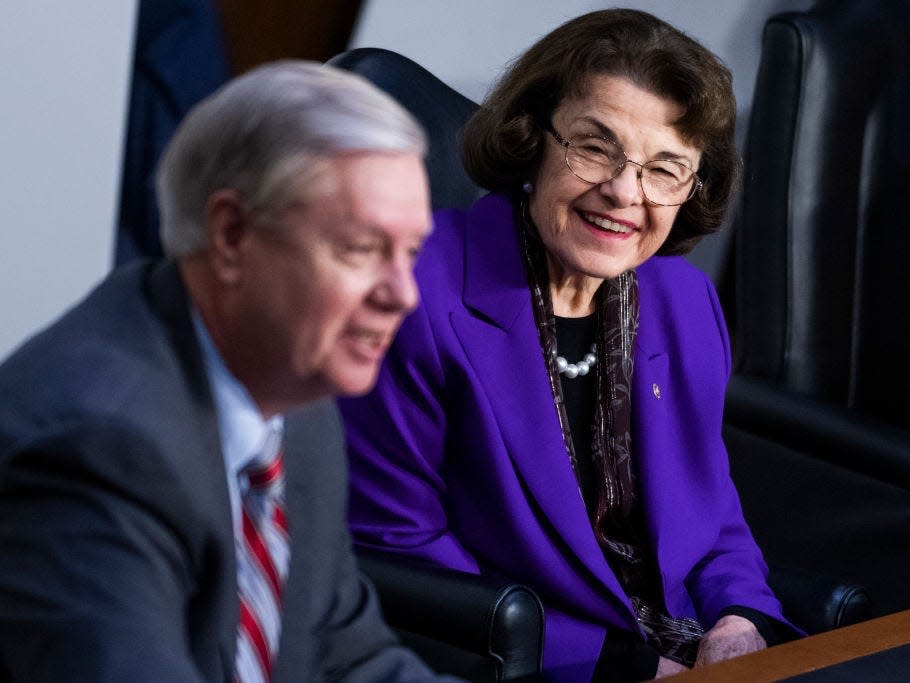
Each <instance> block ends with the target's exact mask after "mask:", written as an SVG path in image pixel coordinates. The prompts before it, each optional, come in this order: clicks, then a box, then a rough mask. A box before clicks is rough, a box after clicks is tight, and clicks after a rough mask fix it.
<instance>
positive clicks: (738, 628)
mask: <svg viewBox="0 0 910 683" xmlns="http://www.w3.org/2000/svg"><path fill="white" fill-rule="evenodd" d="M766 647H767V643H765V639H764V638H762V637H761V635H759V633H758V630H757V629H756V628H755V625H754V624H753V623H752V622H751V621H749V620H748V619H746V618H744V617H738V616H736V615H733V614H728V615H727V616H725V617H721V618H720V619H718V620H717V623H716V624H714V628H712V629H711V630H710V631H708V632H707V633H705V635H703V636H702V638H701V643H700V644H699V646H698V655H697V656H696V658H695V666H704V665H706V664H713V663H714V662H719V661H722V660H724V659H730V658H731V657H739V656H740V655H745V654H748V653H750V652H755V651H756V650H764V649H765V648H766ZM658 671H660V667H658Z"/></svg>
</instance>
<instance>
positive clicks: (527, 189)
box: [521, 180, 534, 194]
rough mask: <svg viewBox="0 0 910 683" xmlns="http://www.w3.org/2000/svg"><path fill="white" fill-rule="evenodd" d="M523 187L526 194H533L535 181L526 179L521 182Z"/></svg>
mask: <svg viewBox="0 0 910 683" xmlns="http://www.w3.org/2000/svg"><path fill="white" fill-rule="evenodd" d="M521 189H522V190H523V191H524V193H525V194H531V193H532V192H533V191H534V183H532V182H531V181H530V180H526V181H524V182H523V183H522V184H521Z"/></svg>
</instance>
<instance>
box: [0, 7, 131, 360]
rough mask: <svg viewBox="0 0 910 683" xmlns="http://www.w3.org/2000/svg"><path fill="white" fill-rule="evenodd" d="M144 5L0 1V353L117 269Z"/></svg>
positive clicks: (57, 313)
mask: <svg viewBox="0 0 910 683" xmlns="http://www.w3.org/2000/svg"><path fill="white" fill-rule="evenodd" d="M136 7H137V3H136V0H79V1H78V2H73V0H2V1H0V84H2V94H0V102H2V105H3V106H2V111H3V114H2V118H0V155H2V163H0V311H2V324H0V358H2V357H4V356H6V354H7V353H8V352H9V351H10V350H11V349H12V348H13V347H14V346H15V345H18V343H19V342H20V341H21V340H22V339H23V338H24V337H26V336H27V335H29V334H31V333H32V332H34V331H35V330H36V329H37V328H39V327H41V326H43V325H45V324H46V323H47V322H49V321H50V320H52V319H53V318H55V317H56V316H57V315H59V313H60V312H61V311H63V310H64V309H65V308H67V307H68V306H69V305H70V304H71V303H73V302H74V301H76V300H77V299H78V298H80V297H81V296H82V295H83V294H84V293H85V292H86V291H87V290H88V289H89V288H90V287H91V286H92V284H94V283H95V282H96V281H97V280H98V279H99V278H101V276H102V275H104V273H106V272H107V271H108V270H109V269H110V264H111V253H112V246H111V245H112V235H113V225H114V216H115V206H116V202H117V196H118V190H119V187H118V185H119V177H120V160H121V149H122V144H123V137H124V125H125V112H126V105H127V84H128V79H129V76H130V71H131V60H132V41H133V26H134V22H135V18H136Z"/></svg>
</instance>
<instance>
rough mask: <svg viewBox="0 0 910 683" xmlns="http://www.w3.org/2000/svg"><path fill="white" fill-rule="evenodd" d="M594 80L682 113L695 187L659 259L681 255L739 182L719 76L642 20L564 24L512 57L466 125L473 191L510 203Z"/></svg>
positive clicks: (701, 53) (676, 35) (681, 41)
mask: <svg viewBox="0 0 910 683" xmlns="http://www.w3.org/2000/svg"><path fill="white" fill-rule="evenodd" d="M594 75H611V76H619V77H622V78H627V79H628V80H630V81H631V82H633V83H635V84H636V85H637V86H638V87H640V88H643V89H644V90H647V91H648V92H651V93H653V94H655V95H657V96H659V97H662V98H665V99H668V100H671V101H673V102H675V103H677V104H679V105H681V106H682V108H683V111H684V113H683V115H682V117H681V118H680V119H679V120H678V121H676V124H675V129H676V130H677V132H678V133H679V134H680V136H681V137H682V139H683V140H684V141H685V142H686V143H687V144H691V145H693V146H694V147H696V148H698V149H699V150H701V152H702V157H701V164H700V166H699V169H698V176H699V178H701V180H702V182H703V183H704V186H703V187H702V189H701V190H699V192H698V193H697V194H696V195H695V196H694V197H693V198H692V199H690V200H689V201H688V202H686V203H685V204H683V205H682V207H681V208H680V211H679V214H678V215H677V217H676V222H675V223H674V225H673V229H672V230H671V231H670V235H669V237H668V238H667V241H666V242H665V243H664V245H663V246H662V247H661V249H660V251H659V252H658V253H660V254H684V253H686V252H688V251H689V250H691V249H692V247H693V246H695V243H696V242H698V240H699V239H701V238H702V237H703V236H704V235H708V234H710V233H712V232H715V231H716V230H717V229H718V228H719V227H720V224H721V220H722V219H723V215H724V211H725V209H726V205H727V200H728V198H729V196H730V192H731V190H732V188H733V186H734V183H736V182H737V180H738V176H739V157H738V155H737V152H736V147H735V145H734V137H733V135H734V128H735V125H736V101H735V98H734V96H733V79H732V77H731V75H730V71H729V69H727V67H725V66H724V65H723V64H722V63H721V62H720V60H719V59H718V58H717V57H716V56H715V55H714V54H713V53H711V52H710V51H709V50H707V49H706V48H704V47H703V46H701V45H700V44H699V43H697V42H696V41H694V40H693V39H692V38H690V37H688V36H687V35H685V34H684V33H682V32H681V31H679V30H677V29H675V28H673V27H672V26H670V25H669V24H667V23H666V22H664V21H661V20H660V19H658V18H657V17H655V16H653V15H651V14H648V13H646V12H640V11H637V10H625V9H611V10H602V11H598V12H591V13H590V14H585V15H583V16H580V17H578V18H576V19H572V20H571V21H568V22H566V23H565V24H563V25H562V26H560V27H559V28H557V29H556V30H554V31H552V32H551V33H549V34H547V35H546V36H544V37H543V38H541V39H540V40H539V41H537V43H535V44H534V45H533V46H532V47H531V48H530V49H529V50H528V51H527V52H525V53H524V54H523V55H522V56H520V57H519V58H518V59H517V60H516V61H515V62H514V63H513V64H512V65H511V67H510V68H509V70H508V71H507V72H506V74H505V75H504V76H503V77H502V79H501V80H500V81H499V84H498V85H497V86H496V88H495V89H494V90H493V91H492V92H491V93H490V95H489V96H488V97H487V98H486V100H485V101H484V103H483V104H482V105H481V106H480V108H479V109H478V110H477V111H476V112H475V113H474V115H473V116H472V117H471V119H470V120H469V121H468V123H467V125H466V127H465V131H464V146H463V149H462V153H463V157H464V163H465V168H466V169H467V171H468V174H469V175H470V176H471V178H472V179H473V180H474V182H476V183H477V184H478V185H480V186H482V187H485V188H486V189H488V190H492V191H494V192H503V193H506V194H510V195H512V196H517V194H518V193H519V192H520V191H521V190H520V188H521V184H522V183H523V182H525V181H526V180H529V179H532V178H533V177H534V175H535V173H536V171H537V168H538V166H539V165H540V161H541V158H542V154H543V145H544V144H545V138H544V136H545V133H546V130H547V127H548V126H549V125H550V118H551V117H552V115H553V112H554V111H555V110H556V108H557V107H558V106H559V104H560V103H561V102H562V101H563V100H564V99H565V98H566V97H578V96H583V95H584V94H585V88H586V87H587V85H588V82H589V79H590V77H591V76H594Z"/></svg>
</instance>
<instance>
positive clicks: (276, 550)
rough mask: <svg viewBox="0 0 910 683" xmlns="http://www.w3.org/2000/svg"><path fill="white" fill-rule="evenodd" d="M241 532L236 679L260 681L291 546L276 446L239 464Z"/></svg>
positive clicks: (267, 670)
mask: <svg viewBox="0 0 910 683" xmlns="http://www.w3.org/2000/svg"><path fill="white" fill-rule="evenodd" d="M241 479H245V480H246V482H245V483H246V484H247V489H246V491H245V492H244V493H243V495H242V496H241V497H242V500H243V534H242V538H238V539H237V588H238V592H239V595H240V624H239V626H238V629H237V663H236V667H237V675H236V680H237V681H238V683H260V682H261V683H265V682H266V681H268V680H269V678H270V676H271V671H272V662H273V661H274V660H275V654H276V652H277V651H278V641H279V638H280V635H281V588H282V586H283V585H284V580H285V579H286V578H287V571H288V560H289V559H290V546H289V544H288V526H287V517H286V516H285V511H284V468H283V465H282V461H281V452H280V451H279V452H278V453H277V454H276V455H275V457H274V458H272V459H271V460H270V461H268V462H265V463H258V462H257V463H253V464H252V465H250V466H249V467H247V468H246V469H244V470H243V472H242V473H241Z"/></svg>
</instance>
